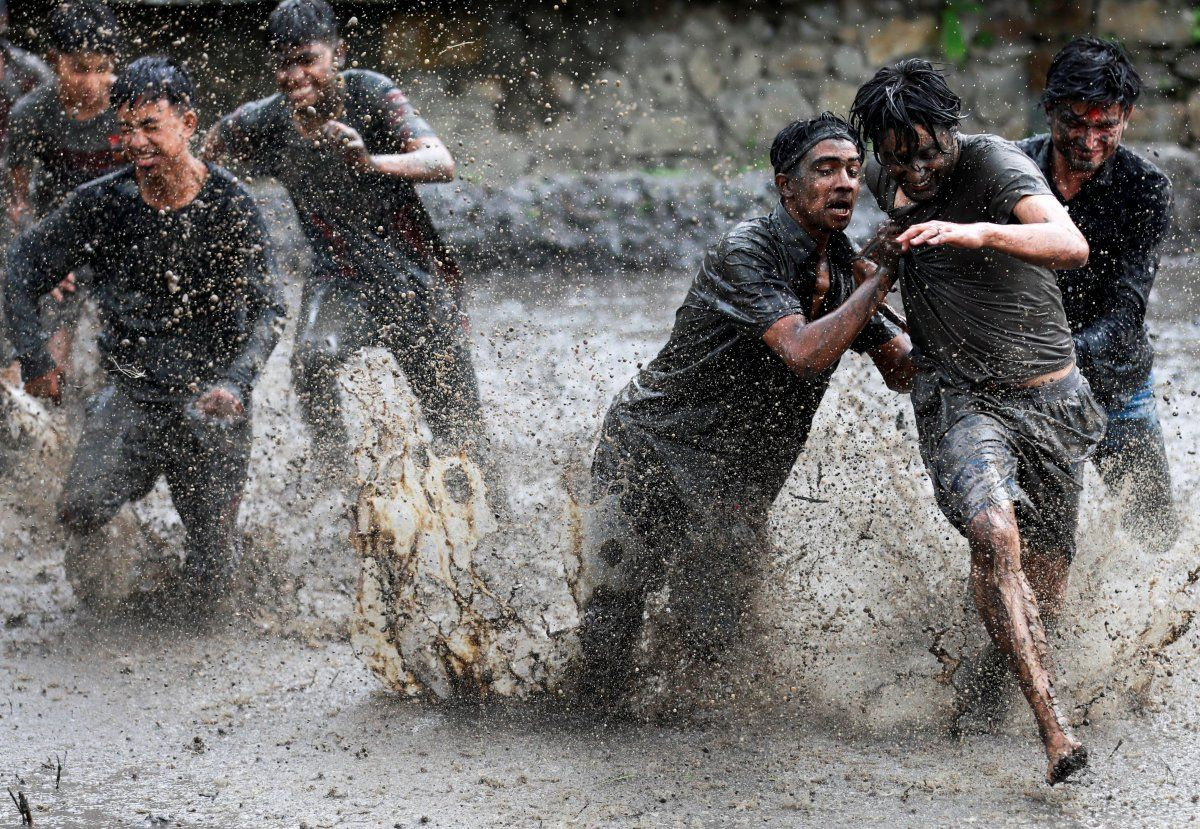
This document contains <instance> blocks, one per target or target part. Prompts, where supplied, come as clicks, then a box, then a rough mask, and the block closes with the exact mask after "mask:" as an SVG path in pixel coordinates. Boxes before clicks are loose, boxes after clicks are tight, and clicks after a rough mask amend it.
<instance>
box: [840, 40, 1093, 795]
mask: <svg viewBox="0 0 1200 829" xmlns="http://www.w3.org/2000/svg"><path fill="white" fill-rule="evenodd" d="M960 118H961V101H960V99H959V97H958V96H957V95H955V94H954V93H953V92H952V91H951V90H950V88H949V87H948V86H947V85H946V81H945V78H943V77H942V75H941V73H939V72H938V71H937V70H936V69H934V67H933V66H932V64H930V63H929V62H928V61H925V60H920V59H910V60H904V61H901V62H899V63H897V64H895V65H894V66H889V67H886V68H884V69H881V70H879V71H878V72H877V73H876V74H875V76H874V77H873V78H872V79H871V80H870V81H868V82H867V83H866V84H865V85H864V86H863V87H862V88H861V89H860V90H859V91H858V95H857V97H856V98H855V101H854V106H853V107H852V109H851V121H852V123H853V124H854V125H855V127H856V128H857V129H858V130H859V132H860V134H861V135H862V136H863V137H864V138H866V139H869V140H870V141H871V143H872V145H873V153H874V158H873V159H872V160H871V162H870V163H869V165H868V169H867V173H866V181H867V186H868V187H869V188H870V189H871V191H872V192H873V193H874V195H875V198H876V199H877V200H878V202H879V204H880V206H881V207H882V208H883V209H884V210H885V211H886V212H887V213H888V214H889V216H891V217H892V219H893V221H895V222H897V223H902V224H904V225H906V226H907V229H906V230H904V231H903V232H902V233H901V234H900V235H899V237H898V239H897V241H898V242H899V243H900V245H901V247H902V249H903V250H904V252H905V253H904V256H903V261H902V267H901V276H900V282H901V287H902V289H903V296H904V308H905V312H906V317H907V319H908V324H909V326H911V330H912V339H913V345H914V351H915V359H916V361H917V364H918V366H919V367H920V370H919V372H918V374H917V377H916V380H915V381H914V383H913V390H912V401H913V410H914V413H915V414H916V421H917V432H918V436H919V439H920V445H921V456H922V458H923V459H924V461H925V466H926V468H927V469H928V471H929V475H930V478H932V480H933V484H934V491H935V492H936V494H937V500H938V505H939V506H940V507H941V509H942V511H943V512H944V513H945V515H946V517H947V518H948V519H949V520H950V522H951V523H952V524H953V525H954V526H955V527H956V528H957V529H958V530H959V531H960V532H961V533H963V534H964V535H965V536H966V538H967V541H968V543H969V545H970V548H971V587H972V590H973V592H974V597H975V604H976V607H977V608H978V609H979V612H980V614H981V615H982V617H983V622H984V625H985V626H986V627H987V631H988V633H989V634H990V636H991V638H992V640H993V641H994V642H995V644H996V645H997V646H998V648H999V649H1000V650H1001V652H1002V653H1003V654H1004V655H1005V656H1006V657H1007V659H1008V662H1009V665H1010V666H1011V668H1012V670H1013V671H1014V672H1015V673H1016V674H1017V678H1018V680H1019V682H1020V685H1021V689H1022V690H1023V691H1024V693H1025V696H1026V698H1027V699H1028V701H1029V704H1030V706H1031V707H1032V709H1033V713H1034V716H1035V717H1036V718H1037V723H1038V727H1039V729H1040V732H1041V736H1042V741H1043V743H1044V745H1045V750H1046V756H1047V758H1048V761H1049V764H1048V767H1047V770H1046V779H1047V781H1048V782H1050V783H1051V784H1054V783H1058V782H1060V781H1062V780H1065V779H1066V778H1067V777H1068V776H1069V775H1071V774H1072V773H1074V772H1075V771H1078V770H1079V769H1081V768H1082V767H1083V766H1084V765H1085V764H1086V763H1087V751H1086V749H1085V748H1084V747H1083V745H1082V744H1081V743H1080V742H1079V741H1078V740H1077V739H1076V738H1075V737H1074V736H1073V735H1072V734H1071V731H1070V728H1069V725H1068V724H1067V723H1066V722H1065V721H1064V720H1063V719H1062V717H1061V715H1060V714H1059V711H1058V709H1057V707H1056V705H1055V700H1054V688H1053V684H1052V670H1051V660H1050V655H1049V652H1048V647H1047V643H1046V632H1045V628H1044V625H1043V616H1044V615H1045V616H1049V617H1053V616H1055V615H1057V614H1058V612H1059V611H1060V609H1061V608H1060V602H1061V597H1062V584H1063V583H1064V581H1065V579H1066V574H1067V567H1068V564H1069V563H1070V561H1071V556H1072V555H1073V554H1074V550H1075V525H1076V521H1077V517H1078V509H1079V489H1080V473H1081V469H1082V465H1083V461H1084V460H1085V459H1086V458H1087V457H1088V456H1089V455H1090V454H1091V453H1092V451H1093V450H1094V448H1095V446H1096V444H1097V443H1098V442H1099V440H1100V436H1101V435H1102V434H1103V429H1104V411H1103V409H1101V408H1100V406H1099V405H1098V404H1097V403H1096V401H1095V399H1094V398H1093V397H1092V394H1091V392H1090V391H1089V389H1088V384H1087V380H1085V379H1084V378H1083V377H1082V376H1081V375H1080V374H1079V371H1078V370H1077V369H1076V368H1075V348H1074V343H1073V341H1072V339H1071V329H1070V326H1069V325H1068V323H1067V318H1066V314H1065V313H1064V312H1063V304H1062V299H1061V297H1060V295H1059V291H1058V285H1057V284H1056V283H1055V280H1054V273H1053V272H1052V271H1051V270H1050V269H1051V268H1078V267H1082V266H1084V265H1086V264H1087V259H1088V246H1087V241H1086V240H1085V239H1084V238H1083V235H1082V234H1081V233H1080V232H1079V230H1078V228H1076V227H1075V225H1074V224H1073V223H1072V222H1071V218H1070V216H1068V215H1067V211H1066V209H1065V208H1063V206H1062V205H1061V204H1059V202H1058V200H1057V199H1055V198H1054V196H1053V195H1052V194H1051V192H1050V188H1049V186H1048V185H1047V184H1046V180H1045V178H1044V177H1043V176H1042V174H1041V171H1039V170H1038V168H1037V165H1036V164H1034V163H1033V162H1032V161H1031V160H1030V159H1029V158H1028V156H1026V155H1025V154H1024V153H1022V152H1021V151H1020V150H1019V149H1017V148H1016V146H1014V145H1013V144H1011V143H1010V142H1008V141H1005V140H1004V139H1002V138H998V137H996V136H992V135H965V134H960V132H959V120H960Z"/></svg>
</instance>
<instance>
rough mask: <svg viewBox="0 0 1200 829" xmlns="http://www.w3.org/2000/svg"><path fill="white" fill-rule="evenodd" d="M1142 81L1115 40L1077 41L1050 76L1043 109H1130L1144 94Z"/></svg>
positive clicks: (1065, 50) (1064, 50)
mask: <svg viewBox="0 0 1200 829" xmlns="http://www.w3.org/2000/svg"><path fill="white" fill-rule="evenodd" d="M1143 87H1144V84H1143V83H1142V77H1141V75H1139V74H1138V72H1137V70H1136V69H1134V68H1133V62H1132V61H1131V60H1130V59H1129V53H1128V52H1126V51H1125V47H1123V46H1122V45H1121V44H1120V43H1117V42H1116V41H1115V40H1103V39H1101V38H1098V37H1091V36H1086V37H1077V38H1075V39H1074V40H1072V41H1071V42H1070V43H1068V44H1067V45H1066V46H1064V47H1063V48H1062V49H1060V50H1059V52H1058V54H1057V55H1055V56H1054V60H1052V61H1050V69H1049V70H1047V72H1046V89H1045V91H1043V92H1042V106H1045V107H1050V106H1053V105H1054V104H1057V103H1059V102H1060V101H1088V102H1090V103H1097V104H1105V105H1111V104H1120V105H1121V106H1122V107H1124V108H1125V109H1129V108H1130V107H1131V106H1133V104H1134V102H1135V101H1137V99H1138V96H1139V95H1141V94H1142V89H1143Z"/></svg>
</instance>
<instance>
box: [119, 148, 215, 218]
mask: <svg viewBox="0 0 1200 829" xmlns="http://www.w3.org/2000/svg"><path fill="white" fill-rule="evenodd" d="M135 176H136V178H137V184H138V192H139V193H140V194H141V196H142V201H144V202H145V203H146V204H148V205H149V206H150V207H153V208H154V209H155V210H179V209H181V208H184V207H187V206H188V205H189V204H191V203H192V201H194V200H195V198H196V196H197V195H199V194H200V189H201V188H202V187H203V186H204V182H205V180H206V179H207V178H208V167H207V166H205V164H204V162H203V161H201V160H200V159H198V158H196V156H194V155H192V154H191V152H190V151H186V152H184V153H183V154H181V155H180V156H179V157H178V158H176V159H172V160H171V161H170V162H164V163H163V164H161V165H159V166H158V168H157V169H155V170H152V171H151V170H147V171H145V172H142V171H137V172H135Z"/></svg>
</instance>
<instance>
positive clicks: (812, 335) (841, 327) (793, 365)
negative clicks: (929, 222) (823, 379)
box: [764, 269, 890, 378]
mask: <svg viewBox="0 0 1200 829" xmlns="http://www.w3.org/2000/svg"><path fill="white" fill-rule="evenodd" d="M889 288H890V282H889V279H888V274H887V273H886V272H885V271H884V270H882V269H881V270H879V271H876V272H875V273H874V274H873V275H871V276H869V277H867V278H866V279H865V280H864V281H863V283H862V284H861V285H859V286H858V287H857V288H856V289H855V290H854V293H852V294H851V295H850V298H849V299H848V300H846V302H845V303H843V304H842V305H841V307H839V308H838V309H837V310H836V311H834V312H832V313H830V314H828V315H826V316H824V317H821V318H820V319H818V320H815V321H813V322H808V321H806V320H805V319H804V318H803V317H801V316H799V315H796V316H793V317H788V318H786V319H784V320H780V322H779V323H776V325H774V326H772V327H771V329H770V330H768V331H767V333H766V334H765V335H764V339H765V340H766V342H767V345H769V346H770V347H771V348H772V350H774V351H775V353H777V354H778V355H779V356H780V357H781V358H782V359H783V361H784V362H785V363H786V364H787V366H788V368H790V369H791V370H792V371H793V372H795V373H796V374H797V375H799V376H800V377H805V378H807V377H815V376H816V375H818V374H820V373H821V372H823V371H825V370H826V369H827V368H829V367H830V366H831V365H833V364H834V363H835V362H836V361H837V360H838V358H839V357H841V356H842V355H843V354H844V353H846V349H847V348H849V347H850V344H851V343H853V342H854V339H855V337H857V336H858V335H859V334H860V333H861V332H862V330H863V328H864V327H866V325H867V323H868V322H869V321H870V319H871V315H872V314H874V313H875V308H876V307H877V306H878V305H879V303H880V302H882V301H883V298H884V297H885V296H887V292H888V289H889Z"/></svg>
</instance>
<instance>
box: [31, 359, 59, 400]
mask: <svg viewBox="0 0 1200 829" xmlns="http://www.w3.org/2000/svg"><path fill="white" fill-rule="evenodd" d="M62 387H63V372H62V369H61V368H59V367H58V366H55V367H54V368H52V369H50V370H49V371H47V372H46V373H45V374H43V375H42V376H41V377H34V378H33V379H32V380H26V381H25V391H26V392H27V393H29V394H31V395H33V396H34V397H40V398H42V399H43V400H49V401H51V402H52V403H53V404H54V405H55V406H58V405H61V404H62Z"/></svg>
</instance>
